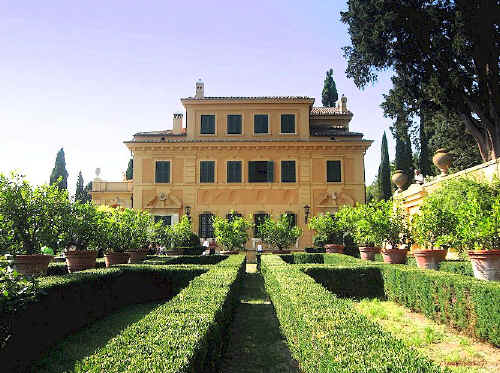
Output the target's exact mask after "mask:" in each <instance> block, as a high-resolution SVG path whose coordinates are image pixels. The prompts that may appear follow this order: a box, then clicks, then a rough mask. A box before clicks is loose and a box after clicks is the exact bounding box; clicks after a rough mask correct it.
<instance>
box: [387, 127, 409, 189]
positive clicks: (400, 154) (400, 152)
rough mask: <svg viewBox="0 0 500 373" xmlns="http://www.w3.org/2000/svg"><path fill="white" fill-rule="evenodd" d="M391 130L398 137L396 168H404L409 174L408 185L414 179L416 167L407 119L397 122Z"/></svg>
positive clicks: (407, 174)
mask: <svg viewBox="0 0 500 373" xmlns="http://www.w3.org/2000/svg"><path fill="white" fill-rule="evenodd" d="M400 121H401V120H400ZM391 130H392V135H393V136H394V138H395V139H396V157H395V159H394V168H395V169H396V170H402V171H403V172H404V173H405V174H406V176H408V182H407V185H410V184H412V181H413V175H414V167H413V153H412V149H411V140H410V135H409V134H408V125H407V121H404V123H401V124H400V123H396V124H395V125H394V127H392V128H391ZM404 187H405V186H403V188H404Z"/></svg>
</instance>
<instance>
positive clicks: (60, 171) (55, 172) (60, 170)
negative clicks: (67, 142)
mask: <svg viewBox="0 0 500 373" xmlns="http://www.w3.org/2000/svg"><path fill="white" fill-rule="evenodd" d="M59 178H61V181H59V182H58V179H59ZM56 183H57V186H58V187H59V189H68V171H66V159H65V156H64V149H63V148H61V149H60V150H59V151H58V152H57V156H56V163H55V165H54V168H53V169H52V173H51V174H50V184H51V185H52V184H56Z"/></svg>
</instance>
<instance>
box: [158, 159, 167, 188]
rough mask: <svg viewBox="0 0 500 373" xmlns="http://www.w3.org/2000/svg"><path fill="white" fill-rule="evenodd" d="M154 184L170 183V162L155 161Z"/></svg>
mask: <svg viewBox="0 0 500 373" xmlns="http://www.w3.org/2000/svg"><path fill="white" fill-rule="evenodd" d="M155 183H170V161H156V173H155Z"/></svg>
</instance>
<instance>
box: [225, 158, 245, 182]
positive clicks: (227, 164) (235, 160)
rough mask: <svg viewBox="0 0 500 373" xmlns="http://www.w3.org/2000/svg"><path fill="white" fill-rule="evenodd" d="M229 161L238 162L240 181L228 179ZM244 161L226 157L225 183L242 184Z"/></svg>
mask: <svg viewBox="0 0 500 373" xmlns="http://www.w3.org/2000/svg"><path fill="white" fill-rule="evenodd" d="M229 162H240V166H241V168H240V176H241V178H240V181H229V177H228V176H229V173H228V172H229V167H228V166H229ZM243 165H244V162H243V160H242V159H228V160H226V184H242V183H243V182H244V179H243V178H244V171H243V168H244V166H243Z"/></svg>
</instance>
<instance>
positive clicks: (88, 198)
mask: <svg viewBox="0 0 500 373" xmlns="http://www.w3.org/2000/svg"><path fill="white" fill-rule="evenodd" d="M91 191H92V181H90V182H89V183H88V184H87V185H85V188H84V189H83V193H84V199H83V202H90V201H92V195H91V194H90V192H91Z"/></svg>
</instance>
